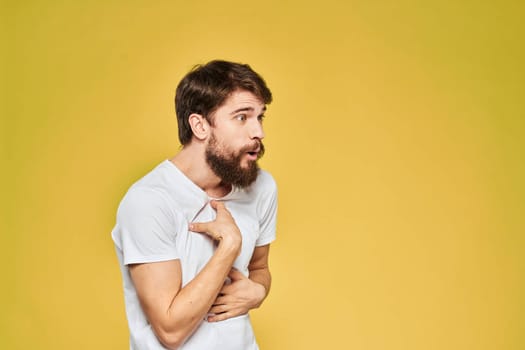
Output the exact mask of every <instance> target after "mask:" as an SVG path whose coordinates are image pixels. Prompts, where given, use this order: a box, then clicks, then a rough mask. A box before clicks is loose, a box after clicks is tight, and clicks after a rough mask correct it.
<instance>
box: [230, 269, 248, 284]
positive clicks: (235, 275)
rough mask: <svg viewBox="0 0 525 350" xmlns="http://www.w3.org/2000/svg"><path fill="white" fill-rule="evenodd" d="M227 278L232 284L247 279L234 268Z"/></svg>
mask: <svg viewBox="0 0 525 350" xmlns="http://www.w3.org/2000/svg"><path fill="white" fill-rule="evenodd" d="M228 277H230V279H231V280H232V282H234V281H239V280H242V279H245V278H247V277H246V276H244V274H243V273H242V272H241V271H239V270H237V269H236V268H235V267H232V269H231V270H230V273H229V274H228Z"/></svg>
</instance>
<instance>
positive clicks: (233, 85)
mask: <svg viewBox="0 0 525 350" xmlns="http://www.w3.org/2000/svg"><path fill="white" fill-rule="evenodd" d="M271 100H272V95H271V92H270V90H269V89H268V88H267V86H266V83H265V82H264V80H263V79H262V78H261V77H260V76H259V75H258V74H257V73H255V72H254V71H253V70H252V69H251V68H250V67H249V66H248V65H242V64H238V63H232V62H226V61H212V62H209V63H208V64H206V65H203V66H197V67H196V68H194V69H193V70H192V71H191V72H189V73H188V74H187V75H186V76H185V77H184V78H183V79H182V81H181V82H180V83H179V86H178V87H177V91H176V97H175V105H176V113H177V120H178V127H179V139H180V142H181V144H182V146H183V147H182V150H181V151H180V152H179V153H178V154H177V155H176V156H175V157H174V158H172V159H170V160H166V161H164V162H162V163H161V164H160V165H158V166H157V167H156V168H155V169H153V170H152V171H151V172H150V173H148V174H147V175H146V176H145V177H143V178H142V179H140V180H139V181H137V182H136V183H135V184H133V186H131V188H130V189H129V191H128V192H127V193H126V195H125V196H124V198H123V200H122V202H121V203H120V206H119V209H118V213H117V223H116V226H115V228H114V229H113V231H112V238H113V241H114V242H115V247H116V250H117V255H118V259H119V263H120V267H121V272H122V276H123V280H124V294H125V303H126V314H127V318H128V325H129V329H130V348H131V349H135V350H149V349H166V348H167V349H185V350H195V349H198V350H210V349H221V350H228V349H232V350H233V349H235V350H237V349H238V350H251V349H258V346H257V343H256V341H255V337H254V334H253V330H252V326H251V324H250V320H249V316H248V311H249V310H250V309H253V308H257V307H259V306H260V304H261V303H262V301H263V300H264V298H265V297H266V295H267V294H268V291H269V288H270V282H271V276H270V271H269V269H268V254H269V244H270V243H271V242H272V241H273V240H274V239H275V220H276V210H277V190H276V186H275V182H274V180H273V178H272V177H271V175H269V174H268V173H267V172H265V171H263V170H260V169H259V167H258V165H257V160H258V159H259V158H260V157H261V156H262V155H263V153H264V146H263V143H262V139H263V138H264V132H263V127H262V121H263V118H264V112H265V110H266V105H267V104H269V103H270V102H271Z"/></svg>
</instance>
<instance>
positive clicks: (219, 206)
mask: <svg viewBox="0 0 525 350" xmlns="http://www.w3.org/2000/svg"><path fill="white" fill-rule="evenodd" d="M210 205H211V207H212V208H213V209H215V210H217V211H219V210H222V209H226V207H225V206H224V202H222V201H216V200H212V201H210Z"/></svg>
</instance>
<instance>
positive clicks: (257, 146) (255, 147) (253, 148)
mask: <svg viewBox="0 0 525 350" xmlns="http://www.w3.org/2000/svg"><path fill="white" fill-rule="evenodd" d="M257 151H258V157H257V158H261V157H262V156H263V155H264V152H265V148H264V144H263V143H262V141H255V142H254V143H253V144H251V145H246V146H244V147H243V148H241V151H240V152H239V154H242V153H246V152H257Z"/></svg>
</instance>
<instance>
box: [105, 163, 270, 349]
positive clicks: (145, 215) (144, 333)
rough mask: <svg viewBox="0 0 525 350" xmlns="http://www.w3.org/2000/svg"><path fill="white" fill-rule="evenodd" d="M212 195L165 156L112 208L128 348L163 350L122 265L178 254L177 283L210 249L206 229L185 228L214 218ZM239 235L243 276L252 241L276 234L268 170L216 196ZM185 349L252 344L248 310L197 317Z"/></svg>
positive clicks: (201, 262) (193, 273) (266, 239)
mask: <svg viewBox="0 0 525 350" xmlns="http://www.w3.org/2000/svg"><path fill="white" fill-rule="evenodd" d="M210 200H211V198H210V197H208V195H207V194H206V193H205V192H204V191H203V190H202V189H201V188H200V187H198V186H197V185H196V184H195V183H193V182H192V181H191V180H190V179H189V178H187V177H186V176H185V175H184V174H183V173H182V172H181V171H180V170H179V169H178V168H177V167H176V166H175V165H174V164H173V163H172V162H170V161H169V160H165V161H164V162H162V163H161V164H159V165H158V166H157V167H156V168H155V169H153V170H152V171H151V172H150V173H148V174H147V175H146V176H144V177H143V178H142V179H140V180H139V181H137V182H136V183H135V184H133V185H132V186H131V188H130V189H129V190H128V192H127V193H126V195H125V196H124V198H123V199H122V202H121V203H120V206H119V208H118V212H117V223H116V225H115V228H114V229H113V231H112V233H111V236H112V238H113V241H114V242H115V248H116V251H117V256H118V260H119V263H120V269H121V272H122V277H123V283H124V298H125V303H126V314H127V318H128V326H129V329H130V349H132V350H151V349H165V348H164V347H163V346H162V344H161V343H160V342H159V341H158V340H157V338H156V337H155V334H154V333H153V330H152V328H151V325H150V324H149V323H148V321H147V319H146V316H145V315H144V313H143V311H142V309H141V307H140V303H139V300H138V297H137V294H136V291H135V287H134V285H133V282H132V280H131V276H130V274H129V270H128V268H127V266H126V265H128V264H134V263H150V262H159V261H166V260H172V259H180V264H181V269H182V286H185V285H186V284H187V283H188V282H189V281H191V280H192V279H193V278H194V277H195V276H196V275H197V274H198V273H199V271H200V270H201V269H202V268H203V267H204V266H205V265H206V263H207V262H208V260H209V259H210V258H211V256H212V255H213V253H214V249H215V248H214V247H215V245H214V243H213V242H212V240H211V239H210V238H209V237H207V236H206V235H204V234H199V233H193V232H190V231H189V230H188V224H189V223H190V222H206V221H211V220H213V219H214V218H215V215H216V213H215V210H214V209H213V208H212V207H211V206H210V204H209V202H210ZM220 200H221V201H224V203H225V205H226V207H227V208H228V210H229V211H230V213H231V214H232V216H233V218H234V219H235V222H236V224H237V226H238V227H239V229H240V231H241V234H242V249H241V253H240V255H239V257H237V259H236V260H235V262H234V264H233V266H234V267H235V268H237V269H238V270H239V271H241V272H242V273H243V274H244V275H245V276H248V272H249V271H248V264H249V263H250V259H251V257H252V254H253V250H254V248H255V247H256V246H263V245H266V244H269V243H270V242H272V241H273V240H274V239H275V222H276V211H277V187H276V185H275V181H274V180H273V178H272V176H271V175H270V174H269V173H267V172H265V171H263V170H260V171H259V175H258V177H257V180H256V181H255V182H254V183H253V184H252V185H251V186H250V187H248V188H246V189H239V188H235V187H234V188H233V189H232V191H231V192H230V193H229V194H227V195H226V196H224V197H222V198H220ZM180 349H184V350H213V349H217V350H219V349H220V350H230V349H231V350H237V349H238V350H255V349H258V346H257V343H256V341H255V336H254V334H253V330H252V326H251V323H250V319H249V316H248V314H246V315H241V316H238V317H234V318H231V319H228V320H225V321H219V322H207V321H206V320H203V321H202V323H201V324H200V326H199V327H198V328H197V330H196V331H195V332H194V333H193V334H192V335H191V337H190V338H188V340H187V341H186V343H184V345H183V346H182V347H181V348H180Z"/></svg>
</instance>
